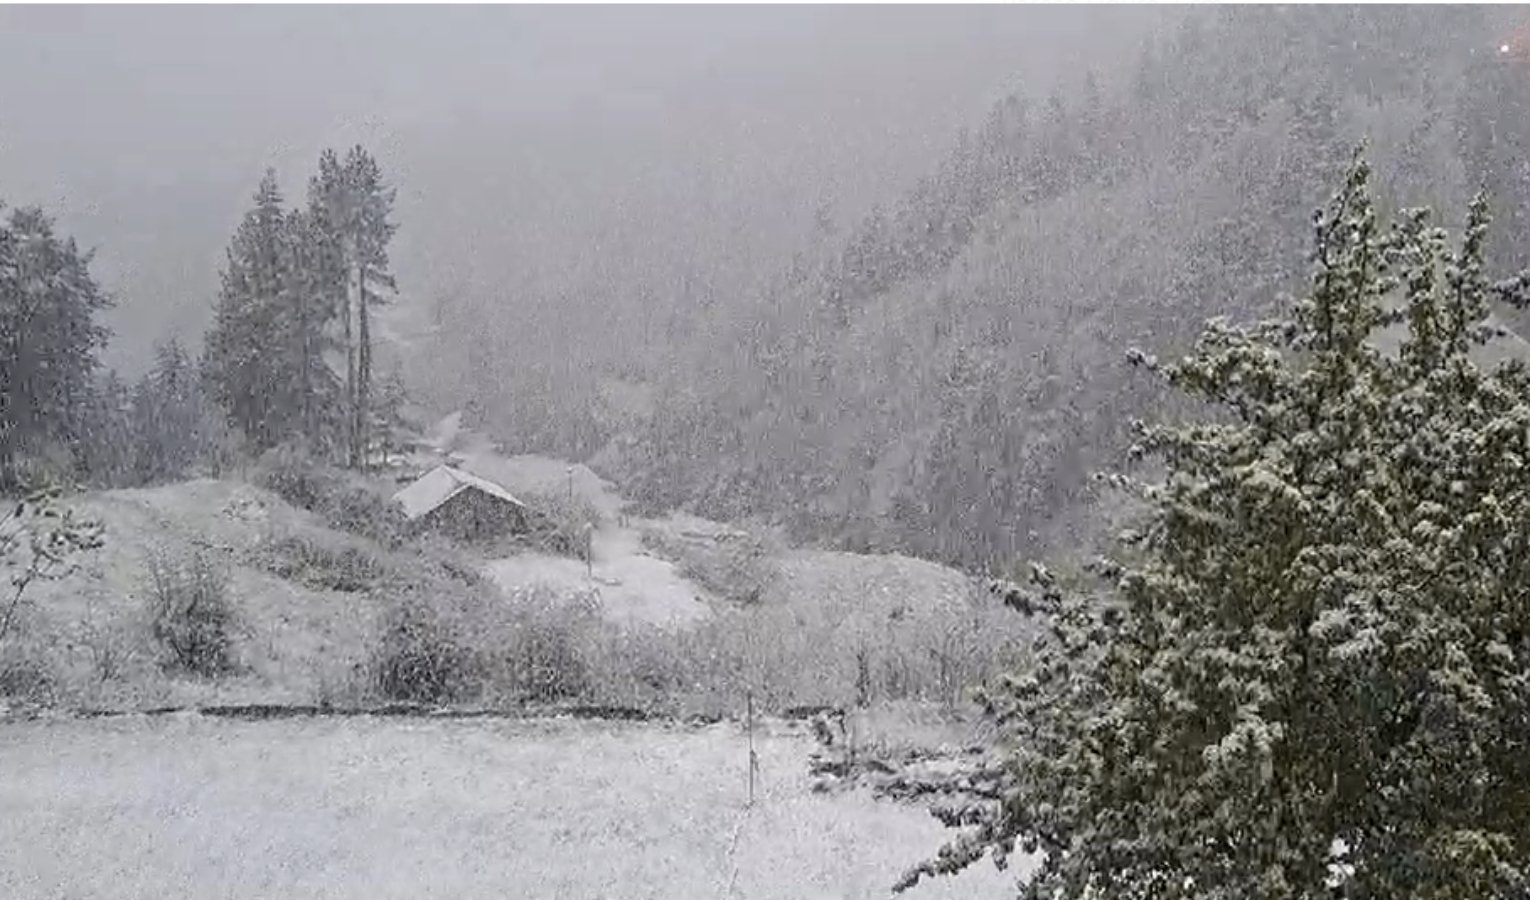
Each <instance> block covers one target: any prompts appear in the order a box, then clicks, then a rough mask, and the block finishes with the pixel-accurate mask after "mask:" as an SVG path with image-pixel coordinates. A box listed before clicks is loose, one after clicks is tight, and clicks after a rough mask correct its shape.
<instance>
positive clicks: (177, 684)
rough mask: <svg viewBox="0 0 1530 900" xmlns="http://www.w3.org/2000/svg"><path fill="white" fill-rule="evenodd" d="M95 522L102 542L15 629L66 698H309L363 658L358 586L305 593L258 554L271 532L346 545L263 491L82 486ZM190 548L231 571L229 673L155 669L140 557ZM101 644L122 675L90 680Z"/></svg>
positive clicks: (367, 621)
mask: <svg viewBox="0 0 1530 900" xmlns="http://www.w3.org/2000/svg"><path fill="white" fill-rule="evenodd" d="M74 504H75V506H76V508H77V509H79V510H80V512H81V513H82V514H84V515H87V516H90V517H92V518H96V519H99V520H100V521H101V522H102V523H103V524H104V525H105V528H106V532H105V545H104V547H103V548H102V549H100V550H97V551H94V552H92V553H91V554H89V555H88V556H87V557H86V558H84V559H83V560H82V564H81V566H80V568H79V570H78V571H77V572H75V573H73V574H71V575H70V576H68V577H66V578H64V579H62V580H59V581H56V582H53V583H44V584H39V585H37V586H36V587H35V588H34V589H33V592H31V593H29V599H30V600H31V601H33V602H32V605H31V609H30V610H29V615H28V621H27V623H26V624H27V628H26V631H25V634H26V637H27V639H28V640H29V641H32V642H36V644H40V645H41V647H40V648H39V649H41V650H42V651H43V652H44V653H45V654H46V655H47V657H48V658H50V659H51V660H53V661H54V663H55V665H56V666H58V667H59V669H60V670H61V671H60V672H59V674H60V675H62V676H63V679H64V683H65V685H66V687H67V688H68V689H69V690H70V691H71V692H73V693H76V694H83V696H75V697H72V698H70V699H76V700H84V701H87V702H102V703H106V704H107V705H137V704H146V705H155V704H181V703H196V702H256V701H260V702H312V701H313V699H314V697H315V695H316V694H317V693H318V692H320V691H321V690H323V689H324V688H325V686H326V685H329V684H331V683H334V682H337V681H338V680H341V679H343V678H344V677H345V675H346V673H347V672H348V671H349V669H350V667H351V666H352V665H353V664H354V663H355V662H357V661H359V660H360V659H361V658H362V656H363V651H364V648H365V646H366V645H367V643H368V642H369V641H370V640H371V639H372V637H373V635H374V634H375V631H376V626H377V619H376V617H377V612H378V603H377V602H376V600H375V599H373V598H372V597H369V596H368V595H367V594H364V593H343V592H338V591H327V590H316V589H313V588H310V587H308V586H305V585H302V584H297V583H294V582H292V581H288V580H285V579H283V578H280V577H278V576H276V575H274V574H272V573H270V572H268V571H266V570H265V568H264V567H263V566H261V565H260V564H259V562H258V554H259V553H260V551H261V547H262V545H263V543H264V542H265V541H266V540H268V539H269V538H270V537H272V536H275V535H303V536H307V537H310V538H313V539H315V540H319V541H325V542H331V543H338V542H344V541H352V542H354V541H356V540H359V539H351V538H349V537H344V536H341V535H338V534H337V533H335V532H333V531H331V530H329V529H327V528H325V527H324V526H323V524H322V523H320V522H319V521H317V520H316V519H315V518H314V517H313V516H311V515H309V514H308V513H305V512H302V511H299V510H296V509H294V508H292V507H291V506H289V505H288V504H287V503H285V502H284V501H282V500H281V499H280V498H279V497H276V496H275V495H274V494H271V493H270V492H268V491H264V490H261V489H259V488H256V487H253V486H251V485H248V484H243V483H238V482H231V481H213V480H207V479H200V480H195V481H189V482H184V483H180V484H172V485H166V486H162V487H156V488H148V489H138V490H121V491H107V492H102V493H95V494H88V495H85V496H84V497H81V498H79V499H77V500H76V501H74ZM196 548H201V549H203V550H204V551H205V552H207V553H209V554H211V555H212V556H213V558H215V559H217V560H218V561H219V562H220V563H221V564H222V565H224V566H226V567H227V570H228V571H229V573H230V593H231V595H232V596H233V597H234V599H235V602H236V605H237V607H238V610H239V614H240V627H239V630H238V634H237V638H238V639H237V641H236V651H235V652H236V657H237V659H238V662H239V663H240V664H241V669H242V671H240V672H239V673H238V674H235V675H231V676H228V677H226V678H223V679H220V680H219V681H217V682H208V681H203V680H197V679H177V678H169V677H166V676H164V675H163V674H161V673H160V671H159V669H158V666H157V664H156V660H155V657H154V653H153V650H152V648H151V646H150V642H149V640H148V637H147V624H146V622H145V621H144V613H143V609H144V602H145V601H144V594H145V587H146V585H145V578H146V563H147V560H148V559H149V556H150V554H151V553H153V552H155V551H170V552H172V553H178V552H186V551H190V550H192V549H196ZM106 645H110V646H111V647H112V648H113V649H114V650H115V652H117V653H118V654H119V656H120V657H121V665H122V666H123V670H122V677H120V678H116V679H111V680H108V681H106V682H104V683H98V682H100V679H99V678H98V677H96V674H97V673H96V672H95V663H94V654H95V653H96V652H97V651H99V650H100V649H101V648H102V647H103V646H106Z"/></svg>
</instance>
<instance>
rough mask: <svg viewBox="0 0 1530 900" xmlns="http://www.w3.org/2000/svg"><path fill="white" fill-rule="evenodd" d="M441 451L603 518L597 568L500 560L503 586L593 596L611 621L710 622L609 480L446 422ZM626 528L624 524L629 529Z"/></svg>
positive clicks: (595, 540)
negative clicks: (509, 452)
mask: <svg viewBox="0 0 1530 900" xmlns="http://www.w3.org/2000/svg"><path fill="white" fill-rule="evenodd" d="M434 440H435V441H436V442H437V444H438V448H439V449H441V450H443V451H445V450H447V449H448V448H450V449H451V450H452V451H453V452H455V453H457V454H458V455H459V456H460V458H461V462H460V463H459V464H460V465H461V466H462V467H463V468H464V469H466V470H467V471H469V472H472V473H473V474H475V475H480V476H483V477H485V478H488V479H491V480H493V481H495V482H497V483H499V484H502V485H504V486H505V487H506V488H508V489H509V490H510V491H511V492H515V491H522V492H537V493H542V494H553V493H560V492H563V491H567V490H570V488H571V487H572V490H573V491H574V493H575V494H576V495H577V496H579V497H581V498H583V499H584V500H586V501H588V502H589V503H590V504H591V505H592V506H594V507H595V508H596V509H597V510H599V511H600V514H601V516H602V517H603V521H602V523H601V525H600V527H599V528H597V529H596V530H595V532H594V534H593V535H592V537H591V545H592V547H593V553H592V557H593V560H592V565H591V566H589V567H586V565H585V564H584V562H582V561H580V560H573V559H568V558H567V557H561V556H551V555H547V554H541V553H523V554H518V555H516V556H513V557H509V558H506V559H501V560H495V561H494V562H492V563H490V564H489V566H488V572H489V574H490V575H491V576H492V577H493V578H494V580H495V581H496V582H497V583H498V584H500V585H501V586H502V587H505V588H507V589H514V588H517V587H522V586H526V585H531V584H545V585H549V586H552V587H556V588H559V589H562V590H566V591H571V592H572V591H588V590H592V589H593V590H594V591H596V592H597V594H598V596H599V597H600V601H601V605H602V608H603V609H604V610H605V612H606V615H607V616H608V617H609V618H611V619H612V620H613V621H617V622H622V623H631V622H640V623H645V624H654V625H664V626H671V627H683V626H685V625H689V624H693V623H695V622H698V621H700V620H701V619H703V618H705V617H706V616H707V614H708V612H709V606H708V604H707V602H706V599H705V592H704V591H703V590H702V589H701V588H700V587H698V586H697V585H696V584H694V583H692V582H691V581H689V580H687V579H686V578H684V577H682V576H681V575H680V574H679V573H678V572H677V571H676V570H675V567H674V566H673V565H672V564H671V563H669V562H667V561H666V560H662V559H658V558H657V557H654V556H651V555H649V553H648V551H647V550H645V549H644V548H643V540H642V533H641V531H640V530H639V529H640V527H641V526H642V524H643V523H642V521H640V520H625V519H623V518H622V509H623V507H624V506H625V501H623V499H622V497H621V495H619V494H618V493H617V492H616V488H615V487H614V486H613V485H612V484H611V483H610V482H608V481H605V480H604V479H602V478H601V477H600V476H598V475H596V474H595V473H594V472H592V471H590V469H589V468H587V467H586V466H582V465H573V466H570V465H569V464H568V463H566V462H563V461H562V460H556V459H550V458H548V457H545V456H534V455H522V456H509V457H507V456H504V455H503V454H501V453H500V452H499V451H498V449H497V448H496V447H495V445H494V443H493V442H492V441H490V440H488V439H487V438H485V437H483V436H482V435H478V434H475V433H473V432H470V431H466V430H464V429H462V428H461V426H460V421H458V420H457V419H455V418H454V417H448V418H447V419H445V420H443V421H442V422H441V423H439V424H438V425H437V426H436V428H435V429H434ZM624 521H625V522H626V524H622V523H623V522H624Z"/></svg>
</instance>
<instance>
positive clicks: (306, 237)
mask: <svg viewBox="0 0 1530 900" xmlns="http://www.w3.org/2000/svg"><path fill="white" fill-rule="evenodd" d="M287 232H288V240H289V241H290V248H291V250H290V252H291V260H292V270H291V273H290V277H289V279H288V282H287V286H286V292H285V294H284V303H283V305H284V306H285V308H286V321H287V323H288V327H287V329H286V331H287V333H286V338H285V343H286V346H287V358H288V361H289V362H288V365H289V367H290V372H291V377H292V379H293V392H294V394H295V396H296V402H297V405H298V414H297V415H298V422H299V424H300V426H301V433H302V435H303V436H304V439H305V440H306V441H307V443H308V444H309V445H310V448H311V449H312V450H313V451H314V452H317V453H319V454H321V455H327V454H328V452H329V451H330V450H331V449H332V447H334V446H336V445H337V444H338V443H339V442H340V439H341V438H342V436H343V430H344V429H343V426H341V425H340V421H341V419H340V417H341V416H343V415H344V413H343V403H342V398H341V393H340V388H341V386H340V385H339V384H338V382H337V380H336V378H335V373H334V371H333V370H332V369H331V368H330V365H329V361H328V359H327V358H326V355H327V353H328V352H329V351H330V350H332V349H334V347H335V340H334V338H333V337H332V336H331V335H330V333H329V326H330V324H331V323H332V322H333V321H334V320H335V319H336V318H337V317H338V316H339V314H340V311H341V307H340V305H339V304H338V303H337V302H336V301H337V299H338V295H339V294H341V293H342V292H341V291H337V290H336V288H335V276H336V270H335V266H334V259H335V258H336V257H335V253H334V247H333V240H332V234H331V233H330V230H329V229H328V227H327V225H326V223H325V222H324V221H323V219H322V217H321V216H319V215H318V214H316V213H315V211H314V210H312V209H309V210H301V211H293V212H291V213H289V214H288V217H287Z"/></svg>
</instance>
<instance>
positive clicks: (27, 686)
mask: <svg viewBox="0 0 1530 900" xmlns="http://www.w3.org/2000/svg"><path fill="white" fill-rule="evenodd" d="M57 688H58V679H57V677H56V675H55V673H54V670H53V666H52V665H51V664H50V662H49V661H48V659H47V657H46V655H45V654H43V653H40V652H38V651H37V650H36V648H33V647H30V646H22V645H18V644H17V643H16V642H14V641H12V642H8V643H7V644H6V645H5V646H3V647H0V697H5V698H7V699H10V700H20V701H23V702H26V703H37V704H48V703H51V702H52V701H53V700H54V698H55V696H56V692H57Z"/></svg>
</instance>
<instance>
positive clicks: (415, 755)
mask: <svg viewBox="0 0 1530 900" xmlns="http://www.w3.org/2000/svg"><path fill="white" fill-rule="evenodd" d="M756 749H757V751H758V754H759V760H760V773H759V784H760V800H759V801H758V802H757V804H756V805H755V806H754V807H753V808H752V809H748V810H746V808H745V802H744V800H745V790H746V787H745V786H746V771H747V770H746V768H745V765H746V763H745V761H746V759H747V749H746V743H745V740H744V736H743V735H742V733H741V731H740V729H739V728H738V726H735V725H716V726H708V727H689V726H678V725H676V726H662V725H651V724H630V725H624V724H612V723H603V722H587V721H571V720H559V721H551V720H548V721H488V720H455V721H438V720H418V719H377V718H335V719H295V720H294V719H289V720H280V721H265V722H239V721H227V720H216V719H204V718H201V717H199V716H195V715H175V716H167V717H153V718H144V717H133V718H123V719H104V720H93V721H54V722H32V723H16V724H7V725H3V726H0V769H3V770H4V771H5V773H6V778H5V779H4V780H3V781H0V897H6V898H15V900H26V898H86V897H88V898H143V897H155V898H180V897H185V898H192V897H220V898H256V897H260V898H271V897H302V898H358V900H360V898H379V900H381V898H409V900H419V898H428V897H441V898H478V897H482V898H490V897H492V898H496V900H499V898H505V897H524V898H565V897H566V898H636V897H653V898H665V900H674V898H724V897H733V898H782V900H785V898H792V900H813V898H869V897H887V896H888V895H889V890H888V887H889V885H890V884H891V883H892V882H893V881H894V880H895V878H896V877H897V875H898V874H899V872H900V871H902V869H903V868H904V867H905V866H906V865H907V864H908V863H910V862H912V861H914V860H917V859H918V858H921V857H922V856H923V855H925V854H927V853H930V852H933V851H934V850H935V849H936V847H937V846H938V844H939V842H940V841H941V840H942V839H943V837H944V833H943V832H942V830H941V829H940V828H939V826H938V825H937V824H936V823H935V822H934V821H933V820H931V819H929V818H928V816H926V815H925V814H924V813H923V812H922V811H919V810H913V809H905V808H898V807H892V806H888V805H885V804H881V803H873V802H872V801H871V800H870V799H869V797H866V796H858V795H852V796H844V797H835V798H829V797H825V796H822V795H816V794H813V793H812V792H811V791H810V790H809V788H808V784H807V778H806V771H805V770H806V759H807V754H808V753H809V751H810V749H811V745H810V742H809V741H808V740H807V739H806V738H805V737H804V736H803V735H802V734H801V733H800V732H799V731H797V730H795V729H789V728H787V727H786V726H776V727H775V728H774V733H772V734H769V735H765V736H760V735H757V736H756ZM1009 884H1010V879H1009V876H1007V875H1004V874H1001V873H998V872H996V871H994V869H993V867H992V866H991V865H988V864H984V865H982V866H980V867H979V868H978V869H976V870H974V871H972V872H969V873H967V874H965V875H964V876H962V877H961V878H959V879H955V880H945V881H941V882H937V883H932V884H928V885H922V886H921V887H920V888H918V889H916V890H915V891H913V892H911V893H910V894H909V895H908V896H910V897H912V898H935V897H963V898H974V900H982V898H988V897H992V898H998V897H1004V896H1007V895H1008V890H1007V889H1008V886H1009Z"/></svg>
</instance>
